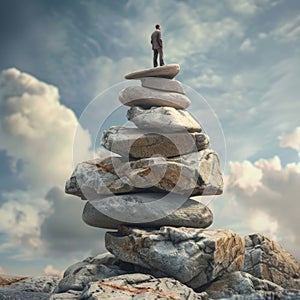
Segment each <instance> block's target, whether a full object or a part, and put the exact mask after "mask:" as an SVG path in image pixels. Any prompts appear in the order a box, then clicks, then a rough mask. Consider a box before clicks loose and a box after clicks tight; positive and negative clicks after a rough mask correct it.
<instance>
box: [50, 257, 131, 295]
mask: <svg viewBox="0 0 300 300" xmlns="http://www.w3.org/2000/svg"><path fill="white" fill-rule="evenodd" d="M125 273H126V271H124V270H121V269H120V267H119V266H118V265H117V260H116V259H115V257H114V256H112V255H110V254H103V255H99V256H97V257H95V258H87V259H86V260H84V261H82V262H78V263H76V264H74V265H72V266H70V267H69V268H68V269H67V270H66V271H65V273H64V276H63V278H62V279H61V280H60V282H59V283H58V285H57V288H56V289H55V293H64V292H67V291H69V290H73V291H82V290H83V289H84V287H85V286H86V285H87V284H88V283H89V282H92V281H97V280H101V279H103V278H107V277H112V276H117V275H121V274H125Z"/></svg>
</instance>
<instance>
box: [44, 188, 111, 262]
mask: <svg viewBox="0 0 300 300" xmlns="http://www.w3.org/2000/svg"><path fill="white" fill-rule="evenodd" d="M46 200H47V201H49V202H50V203H52V208H53V213H52V214H51V215H50V216H49V217H48V218H47V219H46V220H45V221H44V223H43V225H42V226H41V239H42V241H43V242H44V243H45V245H46V247H47V250H46V253H47V254H48V255H50V256H59V255H64V257H73V256H74V255H76V254H78V253H85V254H86V253H88V252H89V253H91V252H92V253H94V254H95V253H100V252H105V251H106V250H105V248H104V245H103V243H104V232H105V231H104V230H102V229H99V228H94V227H90V226H88V225H86V224H85V223H84V222H83V221H82V219H81V214H82V210H83V205H84V201H82V200H80V199H79V198H75V197H73V196H67V195H65V194H64V192H63V191H62V190H61V189H59V188H53V189H51V190H50V191H49V192H48V194H47V196H46Z"/></svg>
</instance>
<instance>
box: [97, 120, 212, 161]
mask: <svg viewBox="0 0 300 300" xmlns="http://www.w3.org/2000/svg"><path fill="white" fill-rule="evenodd" d="M101 144H102V146H104V147H105V148H106V149H107V150H109V151H112V152H114V153H117V154H119V155H121V156H124V157H130V158H147V157H151V156H154V155H161V156H163V157H174V156H179V155H182V154H187V153H191V152H197V151H200V150H203V149H206V148H208V145H209V139H208V136H207V135H206V134H203V133H199V132H196V133H189V132H176V133H162V132H160V131H156V130H154V131H151V130H141V129H137V128H126V127H118V126H113V127H110V128H109V129H107V130H105V131H104V132H103V134H102V140H101Z"/></svg>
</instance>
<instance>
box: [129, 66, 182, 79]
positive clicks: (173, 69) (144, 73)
mask: <svg viewBox="0 0 300 300" xmlns="http://www.w3.org/2000/svg"><path fill="white" fill-rule="evenodd" d="M179 71H180V66H179V65H177V64H170V65H165V66H162V67H157V68H152V69H146V70H140V71H136V72H133V73H129V74H127V75H125V79H141V78H143V77H160V78H169V79H172V78H174V77H175V76H176V75H177V74H178V73H179Z"/></svg>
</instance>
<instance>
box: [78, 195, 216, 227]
mask: <svg viewBox="0 0 300 300" xmlns="http://www.w3.org/2000/svg"><path fill="white" fill-rule="evenodd" d="M164 196H165V194H160V193H141V194H133V195H115V196H110V197H107V198H105V199H100V200H94V201H91V202H87V203H86V205H85V207H84V210H83V214H82V218H83V220H84V222H85V223H86V224H88V225H91V226H95V227H100V228H111V229H116V228H117V227H118V226H119V225H122V224H126V225H134V226H138V227H146V228H147V227H151V228H160V227H161V226H164V225H167V226H175V227H181V226H186V227H196V228H206V227H208V226H210V225H211V224H212V221H213V214H212V212H211V210H210V209H209V208H208V207H207V206H205V205H203V204H202V203H200V202H198V201H196V200H193V199H188V200H187V201H185V198H182V197H180V196H178V195H172V196H170V195H169V196H168V199H169V198H171V200H172V204H174V205H176V204H177V205H178V207H180V208H178V209H177V210H175V211H171V212H170V205H169V201H168V200H166V203H165V206H163V204H161V203H159V204H155V200H156V199H158V200H159V199H161V198H163V197H164ZM173 202H174V203H173ZM143 203H146V205H143ZM182 203H183V205H181V204H182ZM164 213H166V214H168V215H166V216H163V217H162V215H164ZM110 216H116V217H118V216H120V217H121V218H122V220H127V222H124V221H120V219H119V218H118V219H115V218H112V217H110ZM133 219H134V220H135V221H139V223H132V222H133ZM150 219H152V220H153V221H150V222H148V220H150Z"/></svg>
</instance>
